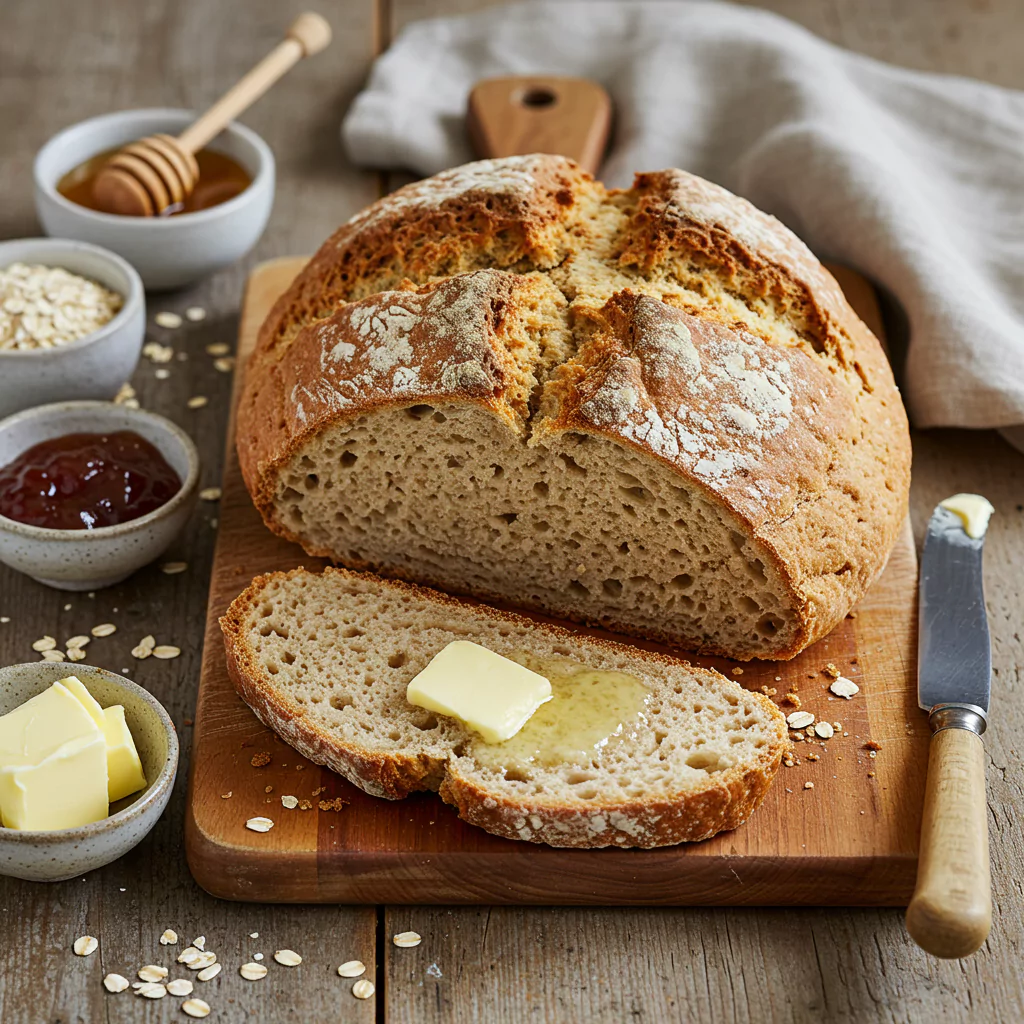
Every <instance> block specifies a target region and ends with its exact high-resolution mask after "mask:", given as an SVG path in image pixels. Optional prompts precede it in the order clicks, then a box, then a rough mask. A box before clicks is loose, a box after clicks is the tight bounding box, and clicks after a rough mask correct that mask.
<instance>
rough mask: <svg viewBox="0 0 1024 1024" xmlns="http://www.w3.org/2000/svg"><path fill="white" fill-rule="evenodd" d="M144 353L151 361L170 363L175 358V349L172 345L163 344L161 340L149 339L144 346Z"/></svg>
mask: <svg viewBox="0 0 1024 1024" xmlns="http://www.w3.org/2000/svg"><path fill="white" fill-rule="evenodd" d="M142 354H143V355H144V356H145V357H146V358H147V359H148V360H149V361H150V362H153V363H169V362H170V361H171V360H172V359H173V358H174V349H173V348H172V347H171V346H170V345H161V344H160V342H159V341H147V342H146V344H145V345H143V346H142ZM165 372H166V371H165Z"/></svg>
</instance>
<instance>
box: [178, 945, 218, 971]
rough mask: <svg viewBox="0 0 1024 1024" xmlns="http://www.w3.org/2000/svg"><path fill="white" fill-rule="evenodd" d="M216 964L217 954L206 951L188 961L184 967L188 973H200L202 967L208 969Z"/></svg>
mask: <svg viewBox="0 0 1024 1024" xmlns="http://www.w3.org/2000/svg"><path fill="white" fill-rule="evenodd" d="M216 962H217V954H216V953H214V952H213V950H210V949H208V950H206V951H205V952H201V953H200V954H199V956H197V957H194V958H193V959H192V960H190V961H189V962H188V963H187V964H186V966H187V967H188V969H189V970H190V971H201V970H202V969H203V968H204V967H209V966H211V965H212V964H215V963H216Z"/></svg>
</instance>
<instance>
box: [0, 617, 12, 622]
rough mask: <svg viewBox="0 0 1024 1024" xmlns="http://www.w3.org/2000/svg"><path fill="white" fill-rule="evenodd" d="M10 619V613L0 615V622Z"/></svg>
mask: <svg viewBox="0 0 1024 1024" xmlns="http://www.w3.org/2000/svg"><path fill="white" fill-rule="evenodd" d="M10 621H11V617H10V615H0V622H10Z"/></svg>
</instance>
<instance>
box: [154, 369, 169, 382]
mask: <svg viewBox="0 0 1024 1024" xmlns="http://www.w3.org/2000/svg"><path fill="white" fill-rule="evenodd" d="M170 375H171V371H170V370H168V369H167V367H166V366H161V367H159V368H158V369H156V370H154V371H153V376H154V377H156V379H157V380H167V379H168V378H169V377H170Z"/></svg>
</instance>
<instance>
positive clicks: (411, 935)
mask: <svg viewBox="0 0 1024 1024" xmlns="http://www.w3.org/2000/svg"><path fill="white" fill-rule="evenodd" d="M391 941H392V942H393V943H394V944H395V945H396V946H398V947H399V949H410V948H411V947H412V946H418V945H419V944H420V943H421V942H422V941H423V936H422V935H420V934H419V932H399V933H398V934H397V935H395V936H394V937H393V938H392V939H391Z"/></svg>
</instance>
